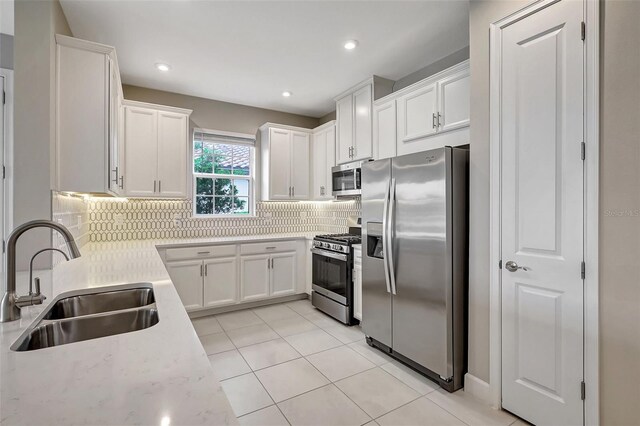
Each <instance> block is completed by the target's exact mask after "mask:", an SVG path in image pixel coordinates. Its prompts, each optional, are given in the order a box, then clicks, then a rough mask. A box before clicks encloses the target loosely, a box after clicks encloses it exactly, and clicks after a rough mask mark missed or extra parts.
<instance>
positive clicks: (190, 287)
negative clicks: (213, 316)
mask: <svg viewBox="0 0 640 426" xmlns="http://www.w3.org/2000/svg"><path fill="white" fill-rule="evenodd" d="M167 271H168V272H169V276H170V277H171V280H172V281H173V284H174V286H175V287H176V291H177V292H178V295H179V296H180V300H182V304H183V305H184V307H185V308H186V309H187V310H189V309H197V308H201V307H202V300H203V299H202V261H201V260H187V261H182V262H171V263H168V264H167Z"/></svg>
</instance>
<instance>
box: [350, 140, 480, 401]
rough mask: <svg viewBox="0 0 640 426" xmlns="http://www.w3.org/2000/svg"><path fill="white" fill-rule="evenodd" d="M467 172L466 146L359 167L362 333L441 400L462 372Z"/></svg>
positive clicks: (458, 385) (458, 382) (456, 384)
mask: <svg viewBox="0 0 640 426" xmlns="http://www.w3.org/2000/svg"><path fill="white" fill-rule="evenodd" d="M468 170H469V150H468V146H464V147H454V148H452V147H444V148H439V149H434V150H431V151H425V152H420V153H416V154H409V155H403V156H401V157H396V158H392V159H386V160H378V161H373V162H369V163H365V164H363V165H362V330H363V331H364V333H365V334H366V336H367V343H369V344H370V345H372V346H375V347H377V348H379V349H381V350H383V351H386V352H387V353H390V354H391V355H393V356H394V357H396V358H398V359H399V360H401V361H403V362H404V363H406V364H408V365H410V366H411V367H413V368H414V369H416V370H418V371H420V372H421V373H423V374H424V375H427V376H429V377H431V378H432V379H433V380H435V381H437V382H439V383H440V385H441V386H442V387H443V388H445V389H446V390H448V391H449V392H453V391H455V390H457V389H460V388H461V387H462V384H463V376H464V373H465V372H466V351H467V349H466V346H467V343H466V342H467V309H466V306H467V293H468V291H467V290H468V231H467V230H468V198H469V197H468V193H469V191H468Z"/></svg>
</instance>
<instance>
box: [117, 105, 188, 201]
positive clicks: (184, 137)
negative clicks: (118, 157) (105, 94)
mask: <svg viewBox="0 0 640 426" xmlns="http://www.w3.org/2000/svg"><path fill="white" fill-rule="evenodd" d="M124 104H125V123H124V125H125V131H124V134H125V161H126V171H127V172H126V176H125V178H124V189H125V194H126V195H127V196H129V197H166V198H185V197H187V194H188V191H187V181H188V174H189V173H188V169H187V152H188V149H189V146H190V144H189V135H188V133H189V115H190V114H191V110H185V109H181V108H173V107H166V106H162V105H153V104H146V103H142V102H134V101H125V103H124Z"/></svg>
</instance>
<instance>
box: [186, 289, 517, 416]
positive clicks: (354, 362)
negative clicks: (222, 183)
mask: <svg viewBox="0 0 640 426" xmlns="http://www.w3.org/2000/svg"><path fill="white" fill-rule="evenodd" d="M193 325H194V328H195V330H196V332H197V333H198V336H200V340H201V341H202V346H203V347H204V349H205V351H206V352H207V354H208V355H209V360H210V361H211V366H212V367H213V370H214V371H215V373H216V375H217V376H218V379H219V380H220V381H221V383H222V387H223V389H224V391H225V393H226V394H227V397H228V398H229V402H230V403H231V406H232V407H233V410H234V412H235V413H236V415H237V416H238V418H239V421H240V424H242V425H261V426H268V425H289V424H290V425H364V424H367V425H382V426H386V425H390V426H400V425H411V426H414V425H470V426H475V425H483V426H484V425H498V426H508V425H514V426H515V423H516V422H518V421H519V420H518V419H517V418H516V417H514V416H512V415H511V414H509V413H507V412H504V411H496V410H493V409H491V408H490V407H488V406H486V405H484V404H483V403H482V402H480V401H478V400H476V399H474V398H473V397H471V396H469V395H467V394H465V393H464V392H463V391H458V392H456V393H453V394H450V393H448V392H446V391H444V390H442V389H440V388H439V387H438V385H437V384H435V383H434V382H432V381H430V380H428V379H427V378H425V377H423V376H421V375H420V374H418V373H416V372H415V371H413V370H412V369H410V368H408V367H406V366H405V365H403V364H401V363H399V362H397V361H395V360H393V359H392V358H390V357H389V356H387V355H385V354H384V353H382V352H380V351H378V350H376V349H373V348H371V347H369V346H368V345H367V344H366V342H365V341H364V334H363V333H362V331H361V330H360V327H346V326H344V325H342V324H340V323H339V322H337V321H335V320H333V319H332V318H331V317H329V316H327V315H325V314H323V313H322V312H320V311H318V310H316V309H315V308H314V307H313V306H312V305H311V303H310V302H309V301H307V300H300V301H295V302H289V303H283V304H278V305H272V306H267V307H261V308H256V309H247V310H243V311H237V312H231V313H227V314H220V315H216V316H211V317H205V318H198V319H195V320H193ZM518 424H519V423H518Z"/></svg>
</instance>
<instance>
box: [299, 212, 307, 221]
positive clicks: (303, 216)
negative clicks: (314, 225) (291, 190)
mask: <svg viewBox="0 0 640 426" xmlns="http://www.w3.org/2000/svg"><path fill="white" fill-rule="evenodd" d="M300 220H302V222H306V220H307V212H300Z"/></svg>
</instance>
